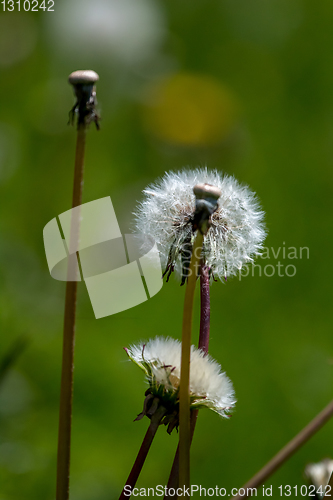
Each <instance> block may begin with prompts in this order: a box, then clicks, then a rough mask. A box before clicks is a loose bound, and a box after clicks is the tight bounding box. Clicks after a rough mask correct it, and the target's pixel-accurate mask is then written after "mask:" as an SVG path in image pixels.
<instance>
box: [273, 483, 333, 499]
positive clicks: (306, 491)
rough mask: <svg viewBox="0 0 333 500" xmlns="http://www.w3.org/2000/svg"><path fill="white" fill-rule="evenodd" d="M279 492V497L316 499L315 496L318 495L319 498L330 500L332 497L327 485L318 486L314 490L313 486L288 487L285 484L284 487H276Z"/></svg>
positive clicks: (330, 488)
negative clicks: (328, 499)
mask: <svg viewBox="0 0 333 500" xmlns="http://www.w3.org/2000/svg"><path fill="white" fill-rule="evenodd" d="M278 489H279V492H280V497H290V496H291V495H292V496H293V497H297V496H300V497H314V498H318V497H317V496H316V495H319V498H326V497H327V498H330V497H332V491H331V490H332V487H331V486H330V485H329V484H328V485H327V486H319V488H316V486H314V485H313V484H311V485H310V486H307V485H306V484H302V486H297V485H296V486H290V485H289V484H285V485H284V486H279V487H278Z"/></svg>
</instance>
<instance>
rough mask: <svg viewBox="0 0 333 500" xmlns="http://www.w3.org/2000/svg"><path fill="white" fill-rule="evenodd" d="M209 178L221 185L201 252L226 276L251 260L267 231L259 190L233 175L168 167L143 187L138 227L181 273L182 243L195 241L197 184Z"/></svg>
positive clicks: (217, 273) (163, 260)
mask: <svg viewBox="0 0 333 500" xmlns="http://www.w3.org/2000/svg"><path fill="white" fill-rule="evenodd" d="M199 183H201V184H204V183H206V184H210V185H212V186H215V187H217V188H218V189H220V190H221V196H220V198H219V199H218V208H217V210H216V211H215V212H214V213H213V214H212V216H211V227H210V229H209V231H208V233H207V234H206V235H205V236H204V244H203V249H202V256H203V259H204V262H205V264H206V265H207V266H208V267H209V268H210V269H211V271H212V273H213V276H214V277H218V278H220V280H222V281H224V280H225V279H226V278H227V277H228V276H234V275H236V274H237V273H238V272H239V270H240V269H241V268H242V266H243V265H244V264H247V263H252V262H253V259H254V257H255V256H256V255H258V254H260V250H261V249H262V248H263V241H264V239H265V236H266V231H265V226H264V222H263V219H264V212H263V211H262V209H261V207H260V204H259V201H258V199H257V197H256V194H255V193H254V192H253V191H251V190H250V188H249V187H248V186H246V185H242V184H240V183H239V182H238V181H237V180H236V179H235V178H234V177H232V176H228V175H223V174H222V173H220V172H218V171H217V170H208V169H207V168H196V169H194V170H191V169H185V170H182V171H179V172H167V173H166V174H165V175H164V177H162V178H161V179H160V180H159V181H157V182H156V183H155V184H151V185H150V186H148V187H147V188H146V189H145V190H144V191H143V193H144V199H143V201H142V202H141V203H140V204H139V206H138V208H137V210H136V213H135V214H134V215H135V224H136V231H137V232H138V233H140V234H142V235H143V236H145V235H146V236H150V237H152V238H153V239H154V240H155V241H156V243H157V246H158V249H159V252H160V258H161V264H162V267H163V269H165V268H166V266H171V267H172V270H175V272H176V275H178V276H182V272H183V271H182V262H181V260H182V249H184V248H185V249H186V245H188V244H189V243H190V244H191V243H193V241H194V231H193V228H192V223H191V222H192V220H193V214H194V211H195V195H194V193H193V187H194V186H195V185H197V184H199Z"/></svg>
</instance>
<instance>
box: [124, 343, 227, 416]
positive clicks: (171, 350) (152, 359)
mask: <svg viewBox="0 0 333 500" xmlns="http://www.w3.org/2000/svg"><path fill="white" fill-rule="evenodd" d="M126 352H127V354H128V356H129V358H130V359H131V360H132V361H133V362H134V363H136V364H137V365H138V366H139V367H140V368H141V369H142V370H143V371H144V372H145V374H146V376H147V380H148V383H149V386H150V391H151V392H152V394H154V395H156V396H158V397H159V398H160V399H161V401H162V403H163V402H164V403H166V404H167V405H168V404H170V403H171V404H175V405H176V404H178V392H179V384H180V366H181V342H179V341H178V340H175V339H172V338H170V337H168V338H164V337H156V338H155V339H151V340H149V341H148V342H147V343H140V344H137V345H132V346H131V347H130V348H129V349H126ZM190 401H191V408H192V409H194V408H205V407H207V408H210V409H211V410H213V411H215V412H216V413H218V414H219V415H221V416H222V417H227V416H228V411H229V410H231V409H232V408H233V407H234V406H235V403H236V399H235V394H234V389H233V385H232V382H231V381H230V379H229V378H228V377H227V375H226V374H225V373H224V372H223V371H222V369H221V366H220V365H219V364H218V363H217V362H216V361H214V360H213V359H212V358H211V357H210V356H209V355H205V354H204V353H203V351H201V350H199V349H197V348H196V347H194V346H192V347H191V362H190Z"/></svg>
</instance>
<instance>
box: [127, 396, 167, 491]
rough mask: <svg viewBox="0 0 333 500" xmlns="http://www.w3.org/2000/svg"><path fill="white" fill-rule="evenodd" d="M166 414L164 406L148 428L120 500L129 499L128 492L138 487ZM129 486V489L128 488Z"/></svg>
mask: <svg viewBox="0 0 333 500" xmlns="http://www.w3.org/2000/svg"><path fill="white" fill-rule="evenodd" d="M165 413H166V409H165V408H164V407H163V406H160V407H159V408H158V410H156V413H154V415H153V416H152V417H151V421H150V425H149V427H148V430H147V432H146V435H145V437H144V439H143V441H142V444H141V447H140V450H139V453H138V455H137V457H136V459H135V462H134V465H133V467H132V470H131V472H130V474H129V476H128V478H127V481H126V485H125V487H124V489H123V491H122V492H121V495H120V497H119V500H124V499H126V498H128V492H129V491H132V489H133V488H134V486H135V485H136V482H137V480H138V477H139V475H140V473H141V470H142V467H143V464H144V462H145V460H146V457H147V455H148V452H149V449H150V446H151V444H152V442H153V439H154V437H155V434H156V431H157V429H158V427H159V425H160V424H161V420H162V418H163V417H164V415H165ZM126 486H127V488H126Z"/></svg>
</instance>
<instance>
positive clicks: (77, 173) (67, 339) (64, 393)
mask: <svg viewBox="0 0 333 500" xmlns="http://www.w3.org/2000/svg"><path fill="white" fill-rule="evenodd" d="M85 138H86V125H85V123H81V124H79V126H78V133H77V142H76V155H75V169H74V187H73V202H72V207H73V208H74V207H77V206H80V205H81V203H82V187H83V167H84V152H85ZM73 219H75V220H73ZM78 220H79V216H78V214H76V215H75V216H72V221H71V234H70V248H76V243H77V241H78V238H79V224H78ZM72 245H73V246H72ZM70 267H71V265H70V264H69V266H68V276H69V275H70V274H71V279H73V269H70ZM76 298H77V281H67V282H66V298H65V318H64V334H63V352H62V371H61V387H60V409H59V433H58V458H57V490H56V500H68V498H69V473H70V445H71V424H72V401H73V371H74V344H75V316H76Z"/></svg>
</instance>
